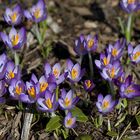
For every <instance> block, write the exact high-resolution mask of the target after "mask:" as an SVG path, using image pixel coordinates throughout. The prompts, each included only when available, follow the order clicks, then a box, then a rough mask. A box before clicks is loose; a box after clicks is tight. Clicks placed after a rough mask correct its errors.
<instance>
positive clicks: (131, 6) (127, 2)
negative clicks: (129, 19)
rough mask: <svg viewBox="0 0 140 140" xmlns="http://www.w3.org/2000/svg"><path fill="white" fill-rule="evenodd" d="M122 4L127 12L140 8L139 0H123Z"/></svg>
mask: <svg viewBox="0 0 140 140" xmlns="http://www.w3.org/2000/svg"><path fill="white" fill-rule="evenodd" d="M120 5H121V7H122V9H123V10H124V11H126V12H127V13H132V12H134V11H137V10H139V9H140V2H139V1H138V0H121V1H120Z"/></svg>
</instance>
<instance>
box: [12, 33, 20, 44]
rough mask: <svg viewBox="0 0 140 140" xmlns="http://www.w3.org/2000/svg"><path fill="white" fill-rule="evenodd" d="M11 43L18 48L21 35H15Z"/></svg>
mask: <svg viewBox="0 0 140 140" xmlns="http://www.w3.org/2000/svg"><path fill="white" fill-rule="evenodd" d="M11 41H12V45H13V46H16V45H17V44H18V43H19V35H18V34H16V35H14V36H13V37H12V39H11Z"/></svg>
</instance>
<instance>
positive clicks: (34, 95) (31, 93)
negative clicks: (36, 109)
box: [28, 87, 36, 98]
mask: <svg viewBox="0 0 140 140" xmlns="http://www.w3.org/2000/svg"><path fill="white" fill-rule="evenodd" d="M28 93H29V95H30V96H31V97H32V98H35V97H36V94H35V89H34V87H31V88H30V89H28Z"/></svg>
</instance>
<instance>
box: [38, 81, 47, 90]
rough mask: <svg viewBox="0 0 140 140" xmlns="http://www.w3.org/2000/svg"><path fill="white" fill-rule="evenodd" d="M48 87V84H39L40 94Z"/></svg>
mask: <svg viewBox="0 0 140 140" xmlns="http://www.w3.org/2000/svg"><path fill="white" fill-rule="evenodd" d="M47 87H48V83H47V82H46V83H40V92H44V91H45V90H46V89H47Z"/></svg>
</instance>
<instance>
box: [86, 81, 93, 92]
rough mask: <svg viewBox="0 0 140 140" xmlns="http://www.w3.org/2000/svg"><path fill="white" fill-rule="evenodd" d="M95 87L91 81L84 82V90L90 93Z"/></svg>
mask: <svg viewBox="0 0 140 140" xmlns="http://www.w3.org/2000/svg"><path fill="white" fill-rule="evenodd" d="M94 87H95V85H94V83H93V81H92V80H85V81H84V89H85V90H86V91H88V92H90V91H91V90H92V89H93V88H94Z"/></svg>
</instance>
